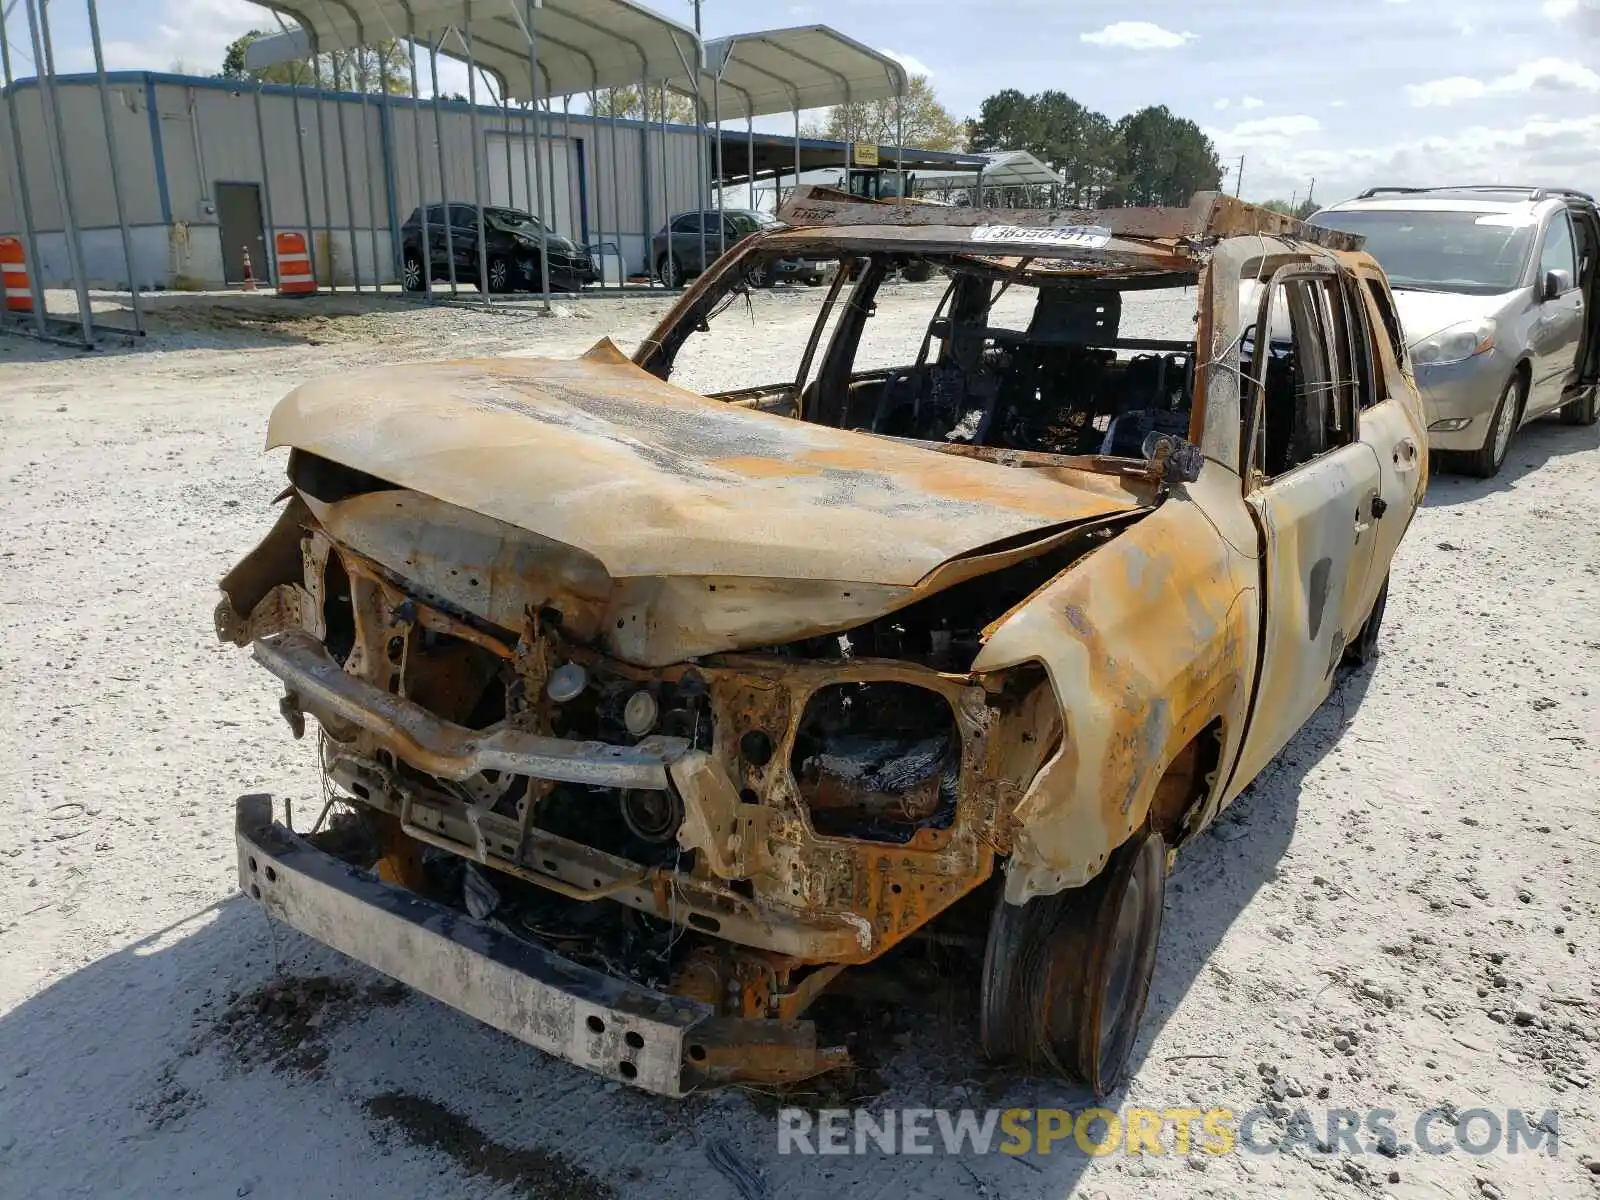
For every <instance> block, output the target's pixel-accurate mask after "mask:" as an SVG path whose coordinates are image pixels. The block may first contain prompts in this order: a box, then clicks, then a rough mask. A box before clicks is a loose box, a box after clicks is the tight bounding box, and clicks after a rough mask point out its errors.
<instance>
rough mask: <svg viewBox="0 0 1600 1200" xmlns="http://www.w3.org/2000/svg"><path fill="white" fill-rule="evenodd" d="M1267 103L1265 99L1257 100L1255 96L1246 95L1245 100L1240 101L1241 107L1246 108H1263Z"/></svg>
mask: <svg viewBox="0 0 1600 1200" xmlns="http://www.w3.org/2000/svg"><path fill="white" fill-rule="evenodd" d="M1265 104H1266V101H1265V100H1257V99H1256V98H1255V97H1254V96H1246V97H1245V98H1244V99H1243V100H1241V101H1239V107H1240V108H1244V109H1251V108H1261V107H1263V106H1264V105H1265Z"/></svg>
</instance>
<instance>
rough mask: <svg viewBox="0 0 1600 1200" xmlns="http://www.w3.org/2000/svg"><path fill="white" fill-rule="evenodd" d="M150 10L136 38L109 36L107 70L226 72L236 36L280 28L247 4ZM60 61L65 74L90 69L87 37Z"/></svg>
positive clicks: (219, 1)
mask: <svg viewBox="0 0 1600 1200" xmlns="http://www.w3.org/2000/svg"><path fill="white" fill-rule="evenodd" d="M102 7H103V8H108V7H109V6H102ZM148 8H149V9H154V10H155V11H154V12H149V11H146V12H144V13H141V14H140V16H139V19H138V24H137V28H138V31H139V32H138V35H137V36H135V37H121V38H119V37H117V36H116V35H115V34H114V33H108V34H107V36H106V38H105V42H104V45H103V50H104V52H105V59H106V68H107V69H108V70H113V71H115V70H148V71H166V70H169V69H171V68H172V67H173V66H175V65H178V64H181V65H182V66H183V67H184V69H185V70H188V71H193V72H195V73H197V74H207V75H209V74H211V73H212V72H214V71H219V70H221V69H222V56H223V53H224V52H225V51H226V50H227V48H228V43H229V42H231V41H233V40H234V39H235V38H236V37H239V36H240V35H241V34H244V33H247V32H249V31H250V30H251V29H267V30H272V31H276V30H277V28H278V26H277V22H276V21H275V20H274V19H273V17H272V14H271V13H270V12H268V11H267V10H266V9H264V8H262V7H261V6H260V5H257V4H250V3H247V2H246V0H161V2H160V3H159V4H150V5H148ZM109 15H110V14H106V16H109ZM103 19H104V18H103ZM109 23H110V22H109V21H107V24H109ZM56 62H57V67H58V69H61V70H69V71H89V70H93V69H94V53H93V51H92V50H91V49H90V47H89V44H88V41H87V39H85V40H84V41H83V42H81V43H79V44H77V45H73V46H68V47H65V48H63V49H62V51H61V52H60V53H58V55H57V58H56Z"/></svg>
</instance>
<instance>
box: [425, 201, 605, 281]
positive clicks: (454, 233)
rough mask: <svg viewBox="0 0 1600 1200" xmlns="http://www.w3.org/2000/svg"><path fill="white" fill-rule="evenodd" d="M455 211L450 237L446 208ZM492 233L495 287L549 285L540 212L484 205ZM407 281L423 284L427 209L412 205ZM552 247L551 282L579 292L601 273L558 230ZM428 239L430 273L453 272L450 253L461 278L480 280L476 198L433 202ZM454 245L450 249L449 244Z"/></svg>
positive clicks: (488, 245)
mask: <svg viewBox="0 0 1600 1200" xmlns="http://www.w3.org/2000/svg"><path fill="white" fill-rule="evenodd" d="M446 209H448V210H449V213H450V230H449V237H448V238H446V236H445V210H446ZM483 221H484V225H485V226H486V227H487V229H488V239H487V241H486V242H485V244H484V250H485V252H486V253H485V256H484V258H485V261H486V263H487V266H488V276H489V291H491V292H537V291H539V290H540V288H541V287H542V286H543V276H542V272H541V271H540V269H539V246H540V242H539V238H540V233H541V230H542V229H543V226H542V225H541V224H540V221H539V218H538V217H536V216H534V215H533V214H532V213H525V212H522V211H521V210H519V209H515V208H501V207H498V206H495V207H491V206H489V205H485V206H484V209H483ZM400 235H401V251H402V255H401V267H402V273H401V277H400V279H401V284H402V286H403V287H404V288H405V290H406V291H408V292H420V291H421V290H422V286H423V285H422V261H423V256H422V210H421V209H420V208H417V209H412V210H411V215H410V216H409V217H407V218H406V223H405V224H404V225H403V226H401V229H400ZM546 244H547V245H548V246H549V247H550V288H551V290H552V291H558V292H576V291H579V290H581V289H582V287H583V285H584V284H586V283H593V282H594V281H595V280H596V279H598V278H599V277H600V276H599V273H598V272H597V271H596V270H595V266H594V263H593V262H592V261H591V260H590V258H589V255H588V254H587V253H586V252H585V251H584V250H582V249H581V248H579V247H578V246H577V245H575V244H574V243H573V242H571V241H569V240H568V239H567V238H564V237H561V236H559V235H557V234H556V233H554V232H551V233H550V234H549V235H548V239H547V242H546ZM428 245H429V247H430V251H431V252H430V253H429V255H428V261H429V264H430V275H431V277H432V278H433V279H435V280H441V279H443V280H447V279H449V278H450V258H451V255H452V253H453V255H454V258H455V264H456V280H457V282H460V283H472V284H476V283H477V282H478V208H477V205H475V204H449V205H445V204H430V205H428ZM447 247H448V249H447Z"/></svg>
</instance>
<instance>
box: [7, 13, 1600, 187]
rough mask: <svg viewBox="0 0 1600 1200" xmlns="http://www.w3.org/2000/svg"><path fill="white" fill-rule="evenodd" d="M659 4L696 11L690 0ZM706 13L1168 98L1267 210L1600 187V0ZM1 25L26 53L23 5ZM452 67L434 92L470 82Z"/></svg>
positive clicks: (83, 45) (142, 33)
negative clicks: (1453, 190)
mask: <svg viewBox="0 0 1600 1200" xmlns="http://www.w3.org/2000/svg"><path fill="white" fill-rule="evenodd" d="M654 7H656V8H657V10H658V11H660V12H662V13H663V14H665V15H667V16H669V17H673V18H675V19H677V20H680V21H682V22H683V23H685V24H689V23H690V22H691V20H692V10H691V7H690V5H689V3H688V2H687V0H657V3H656V4H655V5H654ZM100 10H101V21H102V33H103V36H104V40H105V43H106V53H107V60H108V66H110V67H112V68H139V67H145V68H152V69H159V70H167V69H170V68H171V67H172V66H173V65H174V64H175V63H182V64H183V65H184V66H185V67H187V68H188V69H191V70H195V71H198V72H202V73H209V72H211V71H214V70H216V69H217V66H218V64H219V63H220V61H221V58H222V52H223V48H224V47H225V46H226V45H227V43H228V42H229V41H230V40H232V39H233V38H234V37H237V36H238V35H239V34H240V33H242V32H243V31H245V30H247V29H249V28H251V27H252V26H256V27H262V26H265V27H267V28H273V27H274V22H273V20H272V17H271V16H270V14H269V13H267V12H266V11H265V10H264V9H262V8H260V7H258V6H257V5H255V4H252V3H250V2H248V0H100ZM51 11H52V14H53V15H52V19H53V21H54V22H55V35H56V45H57V66H58V69H60V70H63V71H65V70H79V69H85V68H87V67H89V66H90V65H92V60H91V57H90V52H89V48H88V35H87V28H86V25H85V22H84V19H83V16H82V13H83V4H82V0H53V3H52V5H51ZM703 21H704V26H705V32H706V35H707V36H708V37H713V36H720V35H722V34H728V33H741V32H746V31H750V30H753V29H764V28H773V27H778V26H785V25H795V24H811V23H826V24H829V25H833V26H835V27H837V28H838V29H840V30H842V31H843V32H845V33H847V34H849V35H850V36H852V37H854V38H856V39H857V40H859V41H863V42H866V43H867V44H868V45H871V46H875V47H877V48H879V49H882V50H887V51H889V52H891V53H893V54H895V55H896V56H897V57H900V58H901V59H902V60H903V61H905V62H906V63H907V64H908V65H909V66H911V67H912V68H913V70H917V71H922V72H925V73H926V74H927V75H928V76H929V79H930V81H931V82H932V84H933V86H934V88H935V90H936V91H937V93H938V94H939V96H940V97H941V99H943V101H944V102H945V104H946V106H947V107H949V108H950V110H951V111H952V112H953V113H955V114H956V115H957V116H958V117H965V116H969V115H974V114H976V112H977V109H978V106H979V104H980V103H981V102H982V100H983V98H984V97H985V96H987V95H989V94H990V93H992V92H994V91H997V90H999V89H1000V88H1002V87H1015V88H1020V89H1022V90H1023V91H1038V90H1042V89H1045V88H1059V89H1061V90H1063V91H1065V92H1067V93H1069V94H1070V95H1072V96H1074V97H1075V98H1077V99H1078V100H1080V101H1081V102H1083V103H1084V104H1087V105H1090V106H1091V107H1094V108H1098V109H1100V110H1101V111H1103V112H1105V113H1106V114H1108V115H1109V116H1111V117H1113V118H1115V117H1117V116H1120V115H1122V114H1123V113H1126V112H1129V111H1132V110H1133V109H1136V108H1139V107H1142V106H1144V105H1146V104H1166V105H1167V106H1169V107H1170V108H1172V109H1173V110H1174V111H1175V112H1178V113H1180V114H1182V115H1184V116H1188V117H1191V118H1193V119H1194V120H1196V121H1198V122H1199V123H1200V124H1201V125H1202V126H1204V127H1205V129H1206V131H1207V132H1208V133H1209V134H1210V135H1211V137H1212V138H1213V140H1214V141H1215V143H1216V145H1217V149H1218V152H1219V154H1220V155H1222V156H1223V157H1224V158H1225V159H1231V160H1233V161H1235V162H1236V161H1237V159H1238V157H1239V155H1240V154H1243V155H1244V156H1245V165H1244V188H1243V191H1244V195H1245V196H1246V197H1248V198H1254V199H1258V200H1261V199H1267V198H1270V197H1274V196H1281V197H1285V198H1287V197H1288V196H1289V195H1291V194H1292V193H1295V192H1298V193H1299V194H1300V195H1301V196H1302V197H1303V196H1304V195H1305V192H1306V189H1307V188H1308V187H1309V186H1310V184H1311V180H1312V179H1313V178H1315V179H1316V195H1317V197H1318V198H1321V199H1324V200H1333V199H1336V198H1339V197H1341V196H1344V195H1348V194H1349V193H1351V192H1353V191H1355V190H1357V189H1358V188H1361V187H1365V186H1368V185H1371V184H1374V183H1425V182H1478V181H1482V182H1512V181H1515V182H1528V183H1563V184H1573V185H1576V186H1580V187H1585V188H1588V189H1590V190H1595V191H1597V192H1600V0H1448V2H1446V0H1347V2H1346V3H1344V4H1342V5H1334V4H1328V3H1325V2H1319V3H1312V2H1311V0H1275V2H1273V3H1259V2H1255V0H1238V2H1227V3H1225V2H1222V0H1132V2H1130V3H1121V4H1116V5H1093V6H1090V5H1078V4H1067V3H1061V2H1060V0H990V2H988V3H980V2H977V0H816V2H815V3H802V4H794V3H782V2H778V3H763V2H760V0H704V5H703ZM8 28H9V30H10V32H11V34H12V37H13V45H14V46H16V45H17V43H18V42H20V43H21V44H22V46H23V48H24V49H26V46H27V42H26V26H25V24H24V23H23V21H22V13H21V9H20V6H19V7H18V9H17V10H16V11H15V12H14V13H13V15H12V17H11V19H10V22H9V26H8ZM13 65H14V68H15V69H16V70H17V72H18V73H19V74H30V73H31V71H32V68H31V66H30V60H29V59H27V58H20V57H19V58H18V59H16V61H14V64H13ZM461 74H462V79H461V80H460V81H454V82H452V81H451V79H447V80H446V81H444V82H443V84H442V86H443V87H444V88H446V89H448V90H455V89H457V88H460V89H461V90H463V91H464V90H465V84H464V72H461ZM1231 183H1232V181H1231V177H1230V180H1229V185H1230V187H1231Z"/></svg>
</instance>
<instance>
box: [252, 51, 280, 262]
mask: <svg viewBox="0 0 1600 1200" xmlns="http://www.w3.org/2000/svg"><path fill="white" fill-rule="evenodd" d="M261 83H262V81H261V80H259V79H258V80H256V91H255V109H256V148H257V149H258V150H259V151H260V153H261V209H262V215H263V216H265V217H266V219H267V227H266V229H265V231H264V236H263V237H262V239H261V240H262V241H263V242H264V243H265V244H266V245H265V249H266V252H267V253H266V259H267V261H266V262H265V263H263V264H262V266H264V267H265V268H266V271H267V286H268V287H272V288H275V287H277V286H278V227H277V224H276V223H275V222H274V221H273V219H272V173H271V171H270V170H269V169H268V167H267V123H266V122H265V121H264V120H262V118H261Z"/></svg>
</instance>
